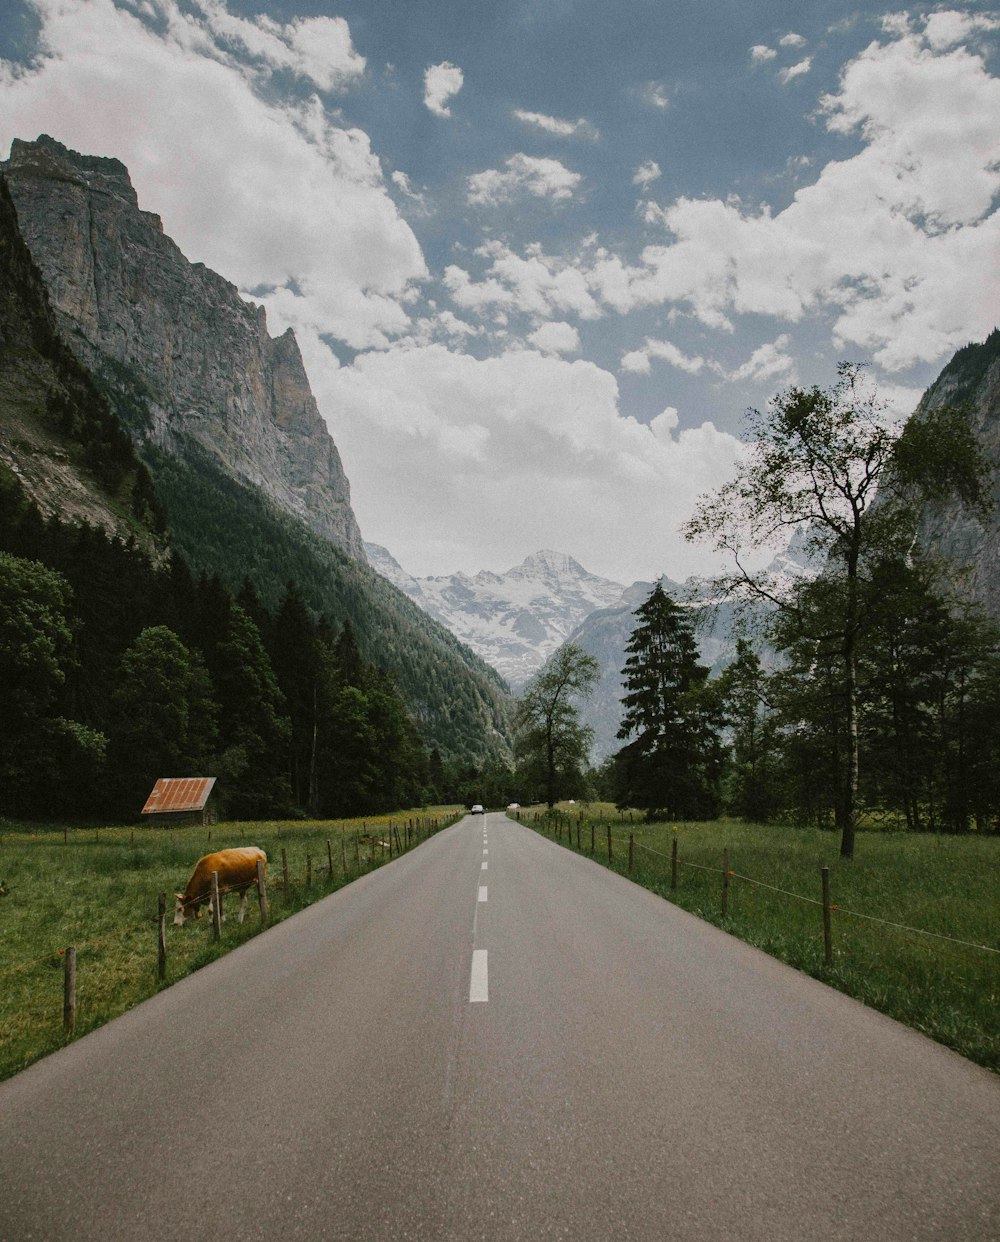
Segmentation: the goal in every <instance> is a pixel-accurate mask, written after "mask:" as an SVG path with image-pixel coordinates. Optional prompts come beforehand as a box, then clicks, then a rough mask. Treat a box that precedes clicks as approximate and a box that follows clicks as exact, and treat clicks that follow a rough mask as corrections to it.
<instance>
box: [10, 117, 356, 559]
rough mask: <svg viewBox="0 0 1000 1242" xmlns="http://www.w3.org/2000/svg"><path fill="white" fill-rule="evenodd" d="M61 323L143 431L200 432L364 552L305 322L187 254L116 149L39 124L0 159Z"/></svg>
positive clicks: (192, 438)
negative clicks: (279, 318)
mask: <svg viewBox="0 0 1000 1242" xmlns="http://www.w3.org/2000/svg"><path fill="white" fill-rule="evenodd" d="M0 172H2V173H3V175H4V176H5V178H6V181H7V185H8V188H9V190H10V194H11V197H12V199H13V201H14V205H15V207H16V209H17V214H18V219H19V222H20V229H21V233H22V235H23V237H24V240H25V242H26V243H27V246H28V249H29V250H30V252H31V256H32V258H33V259H34V262H35V264H36V265H37V267H38V269H39V271H40V272H41V275H42V279H43V281H44V283H45V286H46V289H47V291H48V295H49V299H50V301H51V303H52V306H53V309H54V311H55V315H56V320H57V324H58V327H59V330H60V332H61V334H62V336H63V338H64V339H65V341H66V342H67V344H68V345H69V346H70V348H71V350H72V351H73V353H74V354H75V355H76V356H77V358H78V359H79V360H80V362H81V363H82V364H83V365H84V366H85V367H86V368H87V370H88V371H89V372H90V373H91V374H92V375H93V376H94V377H95V379H96V380H97V381H98V382H99V383H100V384H101V385H102V386H103V387H104V388H105V389H106V390H107V391H108V393H109V396H110V397H111V399H112V402H113V404H114V405H115V408H116V411H117V413H118V414H119V417H121V418H122V419H123V421H124V422H125V423H126V425H127V426H128V429H129V431H130V432H131V433H132V435H133V436H134V437H136V439H138V440H139V441H140V442H142V443H148V444H152V445H155V446H157V447H159V448H163V449H166V450H167V451H168V452H170V453H172V454H177V453H182V452H184V450H185V448H186V447H187V446H188V445H189V444H192V443H194V444H197V445H199V446H200V447H201V448H202V449H203V450H205V451H206V452H207V453H208V454H209V455H210V456H212V457H214V458H216V459H217V460H218V462H219V464H220V466H221V467H222V469H223V471H224V472H225V473H226V474H228V475H231V476H232V477H233V478H236V479H239V480H241V481H242V482H245V483H249V484H251V485H252V486H254V487H256V488H257V489H259V490H260V491H261V492H263V493H264V495H266V496H267V497H269V499H270V500H271V501H273V503H274V504H275V505H276V506H277V507H278V508H279V509H282V510H284V511H285V512H287V513H290V514H292V515H293V516H295V517H299V518H301V519H302V520H303V521H304V522H305V523H306V525H307V526H309V528H310V529H311V530H313V531H315V532H316V533H317V534H319V535H321V536H323V537H325V538H327V539H329V540H330V541H331V542H333V543H336V544H337V545H339V546H340V547H342V548H343V549H344V550H345V551H346V552H347V553H348V554H349V555H350V556H352V557H354V558H355V559H356V560H360V561H363V560H364V559H365V553H364V545H363V542H362V539H361V534H360V531H359V530H358V525H357V522H356V520H355V517H354V513H353V511H352V509H351V502H350V488H349V486H348V482H347V478H346V476H345V474H344V470H343V467H342V465H341V461H340V455H339V453H338V452H337V448H336V445H335V444H334V442H333V440H332V439H331V438H330V435H329V432H328V431H327V428H326V424H325V423H324V422H323V419H322V417H321V416H320V413H319V410H318V409H317V407H316V402H315V400H314V398H313V395H312V392H311V390H310V388H309V381H308V379H307V377H306V373H305V369H304V367H303V365H302V358H301V355H300V353H299V348H298V345H297V343H296V341H295V336H294V334H293V333H292V332H291V330H289V331H288V332H286V333H285V334H284V335H283V336H280V337H277V338H271V337H270V336H269V335H268V332H267V322H266V317H265V314H264V310H263V308H262V307H259V306H254V305H252V304H251V303H249V302H246V301H244V300H243V298H241V297H240V294H239V291H238V290H237V288H236V286H235V285H232V284H230V283H229V282H228V281H227V280H224V279H223V278H222V277H221V276H219V275H217V274H216V273H215V272H213V271H210V270H209V269H208V268H206V267H205V266H204V265H203V264H201V263H190V262H188V260H187V259H186V258H185V257H184V255H183V254H182V253H181V251H180V250H179V248H178V247H177V246H176V245H175V244H174V242H173V241H171V239H170V238H169V237H167V236H166V234H165V233H164V232H163V225H162V222H161V221H160V218H159V216H156V215H154V214H152V213H151V212H148V211H142V210H140V209H139V204H138V200H137V198H136V193H135V190H134V189H133V188H132V183H131V181H130V179H129V175H128V170H127V169H126V168H125V166H124V164H121V163H120V162H119V161H118V160H115V159H107V158H103V157H99V156H91V155H81V154H79V153H78V152H76V151H71V150H69V149H68V148H67V147H65V146H63V145H62V144H61V143H59V142H57V141H56V140H55V139H53V138H50V137H48V136H47V135H42V136H41V137H40V138H39V139H38V140H37V141H36V142H22V141H20V140H19V139H15V141H14V143H13V144H12V146H11V153H10V158H9V160H8V161H7V162H6V163H4V164H0Z"/></svg>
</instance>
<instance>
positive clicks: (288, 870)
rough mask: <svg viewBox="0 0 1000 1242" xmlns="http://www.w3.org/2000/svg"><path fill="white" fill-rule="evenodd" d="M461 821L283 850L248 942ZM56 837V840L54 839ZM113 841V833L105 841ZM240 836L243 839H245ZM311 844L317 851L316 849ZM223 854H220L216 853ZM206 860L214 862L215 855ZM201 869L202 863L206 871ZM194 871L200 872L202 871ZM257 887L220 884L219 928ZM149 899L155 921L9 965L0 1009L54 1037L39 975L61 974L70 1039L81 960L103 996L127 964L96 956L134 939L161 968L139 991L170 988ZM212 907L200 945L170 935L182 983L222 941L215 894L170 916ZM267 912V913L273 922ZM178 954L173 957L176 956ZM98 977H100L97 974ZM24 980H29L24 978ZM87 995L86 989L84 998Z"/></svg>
mask: <svg viewBox="0 0 1000 1242" xmlns="http://www.w3.org/2000/svg"><path fill="white" fill-rule="evenodd" d="M459 818H461V816H460V815H456V814H448V815H443V816H433V817H420V816H417V817H413V818H409V819H404V820H401V821H399V822H396V821H389V822H388V823H387V824H373V825H369V823H368V821H361V822H359V824H358V826H357V827H356V828H355V829H353V830H346V829H345V830H342V831H341V833H340V834H339V838H340V839H339V840H337V842H336V849H335V848H334V840H335V838H336V837H337V835H338V834H337V833H336V832H335V833H334V834H333V835H332V836H331V837H330V838H325V839H324V838H323V837H321V836H320V835H319V834H317V837H316V841H315V845H314V846H313V848H306V846H305V844H303V843H302V842H301V841H300V842H299V844H298V847H297V849H296V850H295V857H294V858H291V859H290V857H289V846H288V845H284V846H282V847H281V848H280V858H278V859H275V860H273V861H272V866H271V871H270V874H268V875H266V877H265V878H264V900H262V901H261V903H260V904H261V918H260V921H259V923H258V924H257V927H256V929H255V930H251V931H250V933H249V934H251V935H253V934H256V931H259V930H263V928H265V927H267V926H268V925H270V924H272V923H274V922H277V921H281V919H283V918H284V917H286V916H287V915H289V914H293V913H296V912H297V911H298V910H300V909H304V908H305V907H306V906H308V905H310V904H312V902H313V901H314V900H319V899H320V898H322V897H323V896H326V895H327V894H329V893H331V892H333V891H335V890H336V889H338V888H340V887H343V886H344V885H346V884H348V883H350V882H352V881H353V880H356V879H359V878H361V877H362V876H364V875H368V874H370V873H371V872H372V871H374V870H377V869H378V868H380V867H381V866H382V865H383V864H384V863H387V862H389V861H391V860H392V859H393V858H396V857H398V856H399V855H401V854H403V853H406V852H408V851H409V850H411V849H413V848H415V847H416V846H417V845H419V844H421V843H422V842H424V841H426V840H428V839H429V838H430V837H431V836H434V835H436V834H437V833H438V832H441V831H442V830H443V829H445V828H447V827H450V826H451V825H452V824H453V823H455V822H456V821H457V820H458V819H459ZM317 827H319V825H317ZM25 835H26V837H27V836H28V834H25ZM49 835H50V836H51V835H52V834H49ZM107 835H108V834H107V833H106V834H105V838H106V839H107ZM215 835H216V840H217V841H218V839H219V837H220V836H221V835H222V834H221V833H220V832H219V830H218V826H216V830H215ZM240 835H241V836H242V835H243V834H242V832H241V833H240ZM207 839H208V840H209V841H210V840H211V830H209V835H208V838H207ZM63 840H64V842H67V843H68V841H69V840H71V838H69V837H68V836H66V835H65V834H64V837H63ZM39 841H41V842H42V843H45V844H50V843H51V844H57V842H55V841H54V840H53V841H51V842H49V841H46V839H45V838H44V837H42V838H39V837H38V836H37V835H36V834H30V838H29V839H27V840H26V841H25V844H26V845H28V847H29V848H31V846H32V845H34V844H36V843H38V842H39ZM98 842H99V837H98ZM8 843H9V835H8ZM134 843H135V838H134V835H131V836H130V838H129V841H128V842H123V843H122V846H123V848H128V846H130V845H134ZM309 844H310V845H312V843H311V842H310V843H309ZM234 848H235V847H234ZM60 849H61V847H60ZM216 852H220V851H218V850H217V851H216ZM204 857H205V858H210V857H211V855H206V856H204ZM201 861H202V860H199V863H200V862H201ZM275 864H276V865H275ZM195 870H196V871H197V866H196V868H195ZM257 887H258V879H257V874H256V870H255V871H254V874H253V875H252V876H251V877H242V878H240V877H236V878H235V881H234V882H232V883H220V884H219V897H220V901H219V921H220V923H221V921H222V919H223V917H224V916H223V914H222V907H223V899H224V897H225V895H226V894H227V893H232V894H238V895H239V896H240V898H241V913H242V909H243V905H242V903H243V901H244V900H245V898H246V896H247V894H248V893H249V890H250V889H253V888H257ZM268 893H270V894H271V896H272V897H277V898H278V900H279V902H280V908H279V910H276V911H274V912H272V911H271V910H270V908H269V907H268V904H267V894H268ZM11 894H13V900H15V901H18V902H20V901H24V900H28V901H30V900H32V899H33V897H35V896H36V895H35V894H33V893H32V891H31V888H30V886H28V887H27V888H26V889H25V890H24V891H21V890H20V888H19V887H18V886H14V887H13V888H12V889H11V888H8V889H6V892H5V897H4V901H5V902H6V901H8V900H11ZM149 899H150V910H151V911H152V910H153V909H157V913H156V914H152V913H150V915H149V916H147V917H143V918H142V919H141V920H138V921H129V922H126V923H116V924H115V925H114V927H113V928H111V929H109V930H108V931H106V932H102V933H101V934H99V935H92V936H84V937H80V936H72V935H67V936H66V939H65V941H64V946H63V947H55V946H53V947H52V948H50V949H49V950H48V951H47V952H44V953H40V954H38V955H33V956H31V957H28V958H25V959H22V960H20V961H17V962H5V963H4V964H3V966H2V967H0V1001H3V1000H4V999H6V1000H7V1002H8V1004H7V1006H0V1008H7V1010H8V1012H11V1009H10V1006H11V1004H13V1005H15V1006H16V1009H17V1012H19V1013H20V1014H21V1015H22V1017H23V1016H25V1015H26V1014H30V1015H32V1016H34V1017H37V1018H38V1019H39V1020H40V1021H41V1022H42V1023H43V1024H47V1025H48V1026H49V1027H50V1029H52V1030H54V1029H55V1023H56V1022H57V1020H58V1014H57V1009H56V1007H55V1005H54V1003H53V1001H52V999H51V998H50V999H48V1000H45V999H43V997H44V995H45V994H46V993H47V991H48V985H47V984H44V985H43V984H42V973H40V968H45V967H48V968H53V967H56V966H60V967H61V968H62V970H61V973H62V976H63V982H64V1001H63V1032H64V1035H71V1034H72V1033H73V1032H74V1029H75V1026H76V1012H77V1006H76V969H77V960H78V956H79V955H80V954H84V955H85V956H86V958H88V959H89V960H88V961H87V962H86V967H87V980H88V982H89V983H90V985H91V987H92V988H98V987H99V986H100V983H101V978H100V976H101V972H102V970H103V973H104V974H112V975H113V974H114V973H115V972H116V971H119V970H120V969H121V963H120V961H116V962H111V963H105V964H104V966H103V967H102V966H101V964H100V963H99V962H98V961H97V960H95V957H94V955H95V954H99V953H100V952H101V951H102V950H113V949H118V950H121V949H122V948H123V947H124V946H126V945H128V944H129V942H130V941H131V940H132V939H133V938H135V937H141V938H142V940H141V941H140V944H142V943H145V944H146V945H148V946H149V947H148V949H141V948H140V951H141V952H142V953H143V955H146V954H147V953H148V955H149V957H150V959H152V960H155V961H156V966H155V967H153V968H152V969H151V971H150V975H149V977H148V979H147V980H146V981H145V983H144V984H142V985H140V986H139V991H142V992H144V993H145V994H147V995H149V994H152V992H153V991H155V990H156V986H157V984H156V982H155V980H156V979H157V978H158V980H159V983H160V984H162V983H163V982H165V981H166V954H167V949H168V947H169V942H168V940H167V930H166V929H167V925H168V910H167V894H166V893H160V894H158V895H157V894H153V893H150V898H149ZM206 903H208V904H209V908H210V912H211V913H212V914H213V917H211V918H209V920H208V921H207V924H202V923H200V920H195V921H194V927H195V928H196V929H197V928H199V927H200V928H201V930H196V932H195V937H194V939H192V936H191V932H190V931H186V930H183V929H182V928H181V927H180V926H173V925H171V933H172V934H173V935H175V936H177V937H183V940H181V939H178V940H176V941H175V942H174V944H173V947H174V950H175V954H176V952H177V950H178V949H180V960H181V969H180V971H179V972H177V973H176V975H175V977H176V978H180V977H182V976H183V974H185V973H187V968H188V967H189V965H190V962H191V958H192V953H194V954H196V955H199V956H200V954H201V953H202V952H203V951H204V950H205V948H206V947H207V946H206V944H205V940H206V937H207V935H209V934H210V933H209V929H210V928H214V929H215V932H216V934H215V939H218V930H217V928H215V926H214V925H215V920H214V911H212V899H211V891H210V889H207V888H206V889H205V890H204V891H201V890H200V889H199V891H197V892H189V891H188V889H185V893H184V895H183V896H181V897H177V898H176V901H175V907H174V910H171V911H170V912H169V913H174V912H175V910H176V908H178V907H179V908H180V909H181V910H182V911H183V912H185V914H187V913H190V912H197V913H200V907H203V906H204V905H205V904H206ZM265 910H266V911H267V916H266V917H265ZM241 922H242V919H241ZM186 926H187V927H188V928H190V927H191V926H192V922H191V920H190V919H188V920H186ZM154 932H155V940H154V935H153V933H154ZM244 938H245V935H244V936H241V937H240V940H242V939H244ZM68 941H72V943H71V944H70V943H67V942H68ZM238 942H239V941H237V940H235V939H233V940H232V942H231V943H228V944H224V945H221V946H220V951H221V952H225V951H227V950H228V948H230V947H235V944H236V943H238ZM154 945H155V948H154ZM182 946H183V947H182ZM135 947H139V946H138V945H137V946H135ZM175 954H172V956H174V955H175ZM118 956H119V957H120V956H121V955H120V954H119V955H118ZM95 971H96V972H97V974H95V973H94V972H95ZM25 976H26V977H27V978H24V977H25ZM49 977H51V976H49ZM26 988H28V989H30V991H28V992H26V991H25V989H26ZM12 989H14V990H15V991H16V992H17V995H16V996H12V995H11V994H10V993H11V990H12ZM5 992H6V993H7V996H6V998H5V997H4V993H5ZM85 994H86V987H85V988H84V991H83V992H82V993H81V995H85ZM3 1042H4V1032H3V1030H2V1028H0V1047H2V1045H3ZM43 1050H44V1049H43Z"/></svg>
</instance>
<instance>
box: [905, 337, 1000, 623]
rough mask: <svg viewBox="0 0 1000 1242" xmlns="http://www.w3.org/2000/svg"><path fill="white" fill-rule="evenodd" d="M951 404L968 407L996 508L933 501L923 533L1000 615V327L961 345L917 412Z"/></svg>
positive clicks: (930, 547)
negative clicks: (979, 511) (975, 509)
mask: <svg viewBox="0 0 1000 1242" xmlns="http://www.w3.org/2000/svg"><path fill="white" fill-rule="evenodd" d="M945 405H951V406H957V407H959V408H962V409H965V410H967V411H968V415H969V419H970V421H971V425H972V429H973V431H974V432H975V435H976V438H977V440H978V441H979V445H980V448H981V449H982V451H983V455H984V456H985V458H986V460H987V462H988V463H989V466H990V485H991V488H992V499H993V511H992V513H991V514H990V515H989V516H988V517H987V518H986V519H985V520H983V519H982V518H981V517H979V516H978V515H976V514H975V513H972V512H970V511H969V510H968V509H967V508H966V507H965V506H964V505H963V504H962V503H961V502H960V501H958V500H952V501H949V502H947V503H945V504H928V505H926V506H925V508H924V510H923V515H922V519H921V523H920V529H919V534H918V538H919V540H920V543H921V545H922V546H923V547H924V549H925V550H926V551H928V552H929V553H931V554H932V555H933V556H935V557H936V558H938V559H939V560H940V561H941V563H942V564H943V565H944V566H946V568H947V571H948V573H949V576H950V577H951V578H952V580H953V582H954V584H955V586H956V588H957V590H958V592H959V594H960V595H961V596H964V597H965V598H968V599H971V600H972V601H973V602H975V603H977V604H979V605H980V606H981V607H982V608H983V609H984V611H986V612H987V613H988V614H989V615H990V616H992V617H994V618H996V619H998V620H1000V330H998V329H994V330H993V332H992V333H991V334H990V336H989V337H988V338H987V339H986V340H985V341H984V342H983V343H982V344H973V345H967V346H966V347H965V348H964V349H960V350H959V351H958V353H957V354H956V355H955V356H954V358H952V360H951V362H949V363H948V365H947V366H946V367H945V369H944V370H943V371H942V372H941V374H940V375H939V376H938V378H937V379H936V380H935V381H934V383H933V384H932V385H931V386H930V388H928V390H927V392H926V393H924V396H923V398H922V399H921V401H920V404H919V405H918V406H917V409H916V411H915V412H914V414H913V417H914V418H915V419H919V418H920V416H921V414H922V413H923V412H924V411H925V410H933V409H938V408H940V407H941V406H945Z"/></svg>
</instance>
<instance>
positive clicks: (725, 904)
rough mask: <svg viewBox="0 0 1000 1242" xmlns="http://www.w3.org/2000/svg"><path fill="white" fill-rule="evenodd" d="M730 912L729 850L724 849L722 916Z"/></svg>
mask: <svg viewBox="0 0 1000 1242" xmlns="http://www.w3.org/2000/svg"><path fill="white" fill-rule="evenodd" d="M728 914H729V850H728V849H725V850H723V851H722V917H723V918H725V917H726V916H727V915H728Z"/></svg>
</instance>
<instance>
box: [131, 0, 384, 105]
mask: <svg viewBox="0 0 1000 1242" xmlns="http://www.w3.org/2000/svg"><path fill="white" fill-rule="evenodd" d="M166 13H167V17H168V21H170V22H171V23H174V22H175V16H174V13H173V12H172V11H171V8H170V6H169V5H168V6H167V9H166ZM154 15H155V13H154ZM188 23H189V24H188V26H187V29H186V30H184V31H181V30H179V29H178V28H177V27H176V26H175V32H176V33H178V34H180V35H181V38H182V39H183V40H184V41H186V42H187V43H188V45H189V46H192V47H194V46H197V42H198V37H197V36H198V32H199V30H200V32H201V33H203V34H204V35H207V36H209V38H210V39H211V40H212V42H214V44H215V46H216V49H217V51H220V52H221V51H223V50H225V49H231V50H234V51H237V52H242V53H245V54H246V55H247V56H248V57H249V61H250V63H251V64H254V65H255V66H257V67H259V68H262V69H264V70H266V71H267V72H269V73H273V72H276V71H279V70H290V71H291V72H292V73H295V74H298V75H299V76H300V77H304V78H307V79H308V80H309V81H311V82H312V83H313V84H314V85H315V86H318V87H319V88H320V89H321V90H326V91H330V90H335V89H338V88H341V87H345V86H349V85H350V84H351V83H352V82H354V81H355V80H356V79H357V78H360V77H361V76H362V75H363V73H364V70H365V58H364V57H363V56H360V55H359V54H358V53H357V52H356V51H355V50H354V48H353V46H352V45H351V32H350V29H349V28H348V25H347V22H346V21H344V19H343V18H342V17H304V18H296V19H295V20H293V21H291V22H288V23H285V24H282V23H281V22H277V21H275V20H274V19H273V18H270V17H267V16H266V15H261V16H258V17H254V18H245V17H234V16H233V15H232V14H231V13H230V12H229V11H228V9H227V8H226V6H225V4H223V3H222V2H221V0H200V3H198V0H196V2H195V4H194V13H193V14H192V15H190V16H189V17H188ZM207 46H208V42H207V40H206V42H205V43H204V44H203V47H206V48H207ZM244 63H245V62H244Z"/></svg>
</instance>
